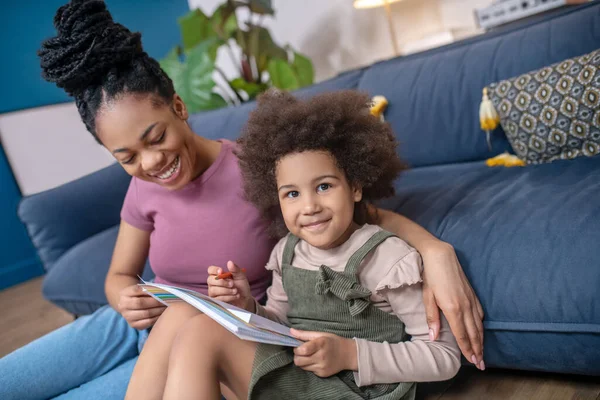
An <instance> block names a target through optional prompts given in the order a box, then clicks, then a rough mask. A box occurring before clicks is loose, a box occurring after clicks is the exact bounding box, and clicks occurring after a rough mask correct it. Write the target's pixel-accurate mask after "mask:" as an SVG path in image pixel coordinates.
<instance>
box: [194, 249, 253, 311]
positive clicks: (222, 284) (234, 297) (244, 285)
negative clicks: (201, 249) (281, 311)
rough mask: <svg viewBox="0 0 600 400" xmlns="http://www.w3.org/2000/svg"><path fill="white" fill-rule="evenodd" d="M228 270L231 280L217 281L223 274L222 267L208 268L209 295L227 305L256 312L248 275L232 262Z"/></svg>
mask: <svg viewBox="0 0 600 400" xmlns="http://www.w3.org/2000/svg"><path fill="white" fill-rule="evenodd" d="M227 269H228V270H229V272H231V274H232V277H231V278H230V279H217V275H219V274H221V273H223V269H222V268H221V267H215V266H211V267H208V279H207V280H206V283H207V284H208V295H209V296H210V297H212V298H214V299H217V300H220V301H223V302H225V303H229V304H233V305H234V306H236V307H240V308H243V309H244V310H248V311H250V312H254V311H255V310H254V298H253V297H252V292H251V291H250V283H249V282H248V278H246V274H245V273H244V272H243V271H242V269H241V268H239V267H238V266H237V265H235V264H234V263H233V262H232V261H228V262H227Z"/></svg>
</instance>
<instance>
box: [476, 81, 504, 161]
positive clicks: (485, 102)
mask: <svg viewBox="0 0 600 400" xmlns="http://www.w3.org/2000/svg"><path fill="white" fill-rule="evenodd" d="M479 122H480V124H481V129H483V130H484V131H485V134H486V138H487V143H488V148H489V149H490V150H492V142H491V141H490V132H491V131H493V130H494V129H496V127H497V126H498V124H499V123H500V116H499V115H498V112H496V109H495V108H494V105H493V104H492V101H491V100H490V98H489V97H488V89H487V88H483V98H482V99H481V105H480V106H479Z"/></svg>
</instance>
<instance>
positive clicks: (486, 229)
mask: <svg viewBox="0 0 600 400" xmlns="http://www.w3.org/2000/svg"><path fill="white" fill-rule="evenodd" d="M599 199H600V157H594V158H589V159H588V158H579V159H576V160H573V161H559V162H554V163H552V164H545V165H540V166H528V167H526V168H488V167H487V166H486V165H485V164H484V163H483V162H471V163H462V164H453V165H444V166H431V167H423V168H418V169H415V170H411V171H408V172H406V173H405V174H404V175H403V176H402V177H401V178H400V179H399V180H398V182H397V196H396V197H394V198H393V199H389V200H387V201H385V202H384V203H383V204H382V206H384V207H386V208H390V209H393V210H395V211H397V212H400V213H401V214H403V215H406V216H408V217H409V218H412V219H414V220H415V221H417V222H419V223H420V224H422V225H423V226H425V227H426V228H427V229H429V230H430V231H431V232H434V233H435V234H436V235H437V236H438V237H440V238H442V239H443V240H444V241H447V242H449V243H452V244H453V245H454V247H455V249H456V252H457V255H458V257H459V260H460V263H461V265H462V266H463V268H464V270H465V273H466V274H467V276H468V277H469V280H470V282H471V284H472V285H473V288H474V289H475V291H476V292H477V294H478V295H479V297H480V300H481V303H482V306H483V309H484V312H485V316H486V318H485V323H484V325H485V329H486V343H485V347H486V350H485V351H486V354H485V359H486V363H487V364H488V365H492V366H501V367H508V368H525V369H532V370H535V369H539V370H553V371H562V372H572V373H590V374H591V373H595V374H600V296H598V293H597V290H598V288H600V259H599V256H600V254H599V253H598V248H599V247H598V241H599V240H600V223H599V222H600V200H599ZM523 332H532V333H537V335H536V334H527V335H522V336H520V334H521V333H523ZM538 340H539V341H540V342H536V341H538ZM540 343H545V344H544V347H540ZM584 344H587V346H588V347H587V348H583V345H584ZM580 348H581V349H582V350H584V351H576V349H580ZM566 349H570V350H566ZM532 355H533V356H532ZM570 357H572V360H571V359H570ZM568 360H570V361H569V362H567V361H568ZM571 361H572V362H571Z"/></svg>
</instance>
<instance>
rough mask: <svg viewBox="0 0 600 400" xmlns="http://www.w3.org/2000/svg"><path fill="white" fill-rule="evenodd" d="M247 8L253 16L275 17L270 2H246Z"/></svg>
mask: <svg viewBox="0 0 600 400" xmlns="http://www.w3.org/2000/svg"><path fill="white" fill-rule="evenodd" d="M248 8H250V11H252V12H253V13H255V14H261V15H275V10H274V9H273V5H272V4H271V0H248Z"/></svg>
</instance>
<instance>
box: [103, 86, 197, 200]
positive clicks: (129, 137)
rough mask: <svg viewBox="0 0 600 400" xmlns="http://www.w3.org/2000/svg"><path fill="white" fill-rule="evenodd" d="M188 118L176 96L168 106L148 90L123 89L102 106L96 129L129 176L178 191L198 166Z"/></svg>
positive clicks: (179, 99) (191, 176)
mask: <svg viewBox="0 0 600 400" xmlns="http://www.w3.org/2000/svg"><path fill="white" fill-rule="evenodd" d="M187 118H188V113H187V109H186V108H185V104H184V103H183V101H182V100H181V98H180V97H179V96H177V95H175V97H174V100H173V103H172V104H171V105H167V104H165V103H164V102H160V101H156V99H153V97H152V96H151V95H145V96H144V95H136V94H127V95H125V96H123V97H121V98H118V99H115V100H112V101H110V102H108V103H107V104H103V105H102V106H101V107H100V109H99V110H98V114H97V116H96V132H97V135H98V138H99V139H100V141H101V142H102V144H103V145H104V146H105V147H106V148H107V149H108V151H110V152H111V154H112V155H113V156H114V157H115V158H116V159H117V161H118V162H119V163H120V164H121V165H122V166H123V168H124V169H125V171H127V173H128V174H129V175H131V176H135V177H137V178H139V179H143V180H145V181H148V182H153V183H156V184H159V185H161V186H164V187H165V188H167V189H170V190H176V189H180V188H182V187H183V186H185V185H186V184H187V183H189V182H190V181H191V180H192V179H194V178H195V177H196V176H197V175H198V172H199V170H200V165H199V160H198V156H197V154H198V152H197V150H196V146H197V145H196V143H195V141H194V136H195V135H194V133H193V132H192V131H191V129H190V128H189V126H188V125H187V123H186V120H187ZM200 171H201V170H200Z"/></svg>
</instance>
